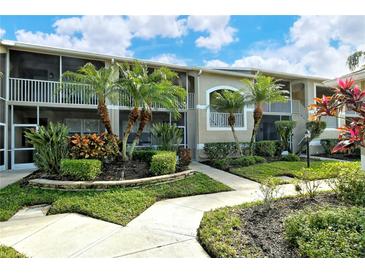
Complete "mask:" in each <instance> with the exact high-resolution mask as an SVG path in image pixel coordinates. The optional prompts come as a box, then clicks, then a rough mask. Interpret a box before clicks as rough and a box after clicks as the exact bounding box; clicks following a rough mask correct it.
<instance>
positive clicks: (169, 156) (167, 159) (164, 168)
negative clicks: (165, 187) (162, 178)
mask: <svg viewBox="0 0 365 274" xmlns="http://www.w3.org/2000/svg"><path fill="white" fill-rule="evenodd" d="M175 170H176V152H174V151H159V152H158V153H157V154H155V155H153V156H152V160H151V167H150V171H151V173H152V174H153V175H165V174H171V173H174V172H175Z"/></svg>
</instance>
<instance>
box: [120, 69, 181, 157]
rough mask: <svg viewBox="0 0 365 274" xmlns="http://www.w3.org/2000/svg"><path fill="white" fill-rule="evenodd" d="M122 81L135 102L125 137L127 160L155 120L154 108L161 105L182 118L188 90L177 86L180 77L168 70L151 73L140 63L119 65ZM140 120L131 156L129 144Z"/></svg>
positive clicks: (124, 146) (124, 148) (131, 148)
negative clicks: (155, 105)
mask: <svg viewBox="0 0 365 274" xmlns="http://www.w3.org/2000/svg"><path fill="white" fill-rule="evenodd" d="M119 67H120V70H121V74H122V78H121V86H122V87H123V89H124V90H125V91H126V92H127V93H128V94H130V96H131V97H132V98H133V100H134V107H133V109H132V110H131V112H130V115H129V119H128V126H127V128H126V130H125V131H124V136H123V140H122V142H123V151H122V153H123V159H124V160H127V159H128V156H129V158H131V157H132V155H133V152H134V148H135V147H136V145H137V144H138V143H139V140H140V138H141V135H142V132H143V130H144V128H145V126H146V125H147V124H148V123H149V122H150V121H151V120H152V108H153V105H154V104H159V106H160V107H161V108H166V109H168V110H169V111H170V112H171V113H172V115H173V116H174V117H176V118H178V117H180V113H179V108H180V104H181V103H184V101H185V98H186V90H185V89H183V88H181V87H179V86H177V85H174V84H173V80H174V79H176V78H177V74H176V73H175V72H173V71H171V70H169V69H167V68H163V67H162V68H159V69H155V70H154V71H153V72H151V73H150V72H149V71H148V68H147V66H146V65H143V64H141V63H139V62H135V63H134V64H132V66H131V65H128V64H124V65H119ZM137 120H139V125H138V129H137V132H136V135H135V138H134V140H133V143H132V145H131V147H130V150H129V153H128V154H129V155H128V156H127V141H128V137H129V135H130V133H131V130H132V128H133V126H134V124H135V123H136V122H137Z"/></svg>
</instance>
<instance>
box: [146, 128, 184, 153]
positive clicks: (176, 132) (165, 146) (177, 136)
mask: <svg viewBox="0 0 365 274" xmlns="http://www.w3.org/2000/svg"><path fill="white" fill-rule="evenodd" d="M151 133H152V135H153V136H154V137H155V138H156V141H157V144H158V146H159V148H160V149H161V150H172V151H176V150H177V148H178V147H179V145H180V144H181V142H182V140H183V131H182V129H181V128H178V127H177V126H176V125H169V124H166V123H156V124H154V125H153V126H152V129H151Z"/></svg>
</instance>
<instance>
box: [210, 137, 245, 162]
mask: <svg viewBox="0 0 365 274" xmlns="http://www.w3.org/2000/svg"><path fill="white" fill-rule="evenodd" d="M240 146H241V150H242V153H243V154H244V155H248V154H249V143H248V142H242V143H240ZM204 152H205V154H206V155H207V156H208V158H209V160H210V161H214V160H217V159H224V158H227V157H229V156H231V157H232V156H236V155H238V151H237V145H236V143H233V142H231V143H230V142H228V143H207V144H204Z"/></svg>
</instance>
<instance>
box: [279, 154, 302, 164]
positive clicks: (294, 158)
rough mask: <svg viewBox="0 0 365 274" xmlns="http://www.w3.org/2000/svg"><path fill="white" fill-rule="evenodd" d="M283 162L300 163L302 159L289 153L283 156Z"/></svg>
mask: <svg viewBox="0 0 365 274" xmlns="http://www.w3.org/2000/svg"><path fill="white" fill-rule="evenodd" d="M281 160H282V161H287V162H298V161H300V157H299V156H298V155H296V154H292V153H289V154H288V155H283V156H281Z"/></svg>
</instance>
